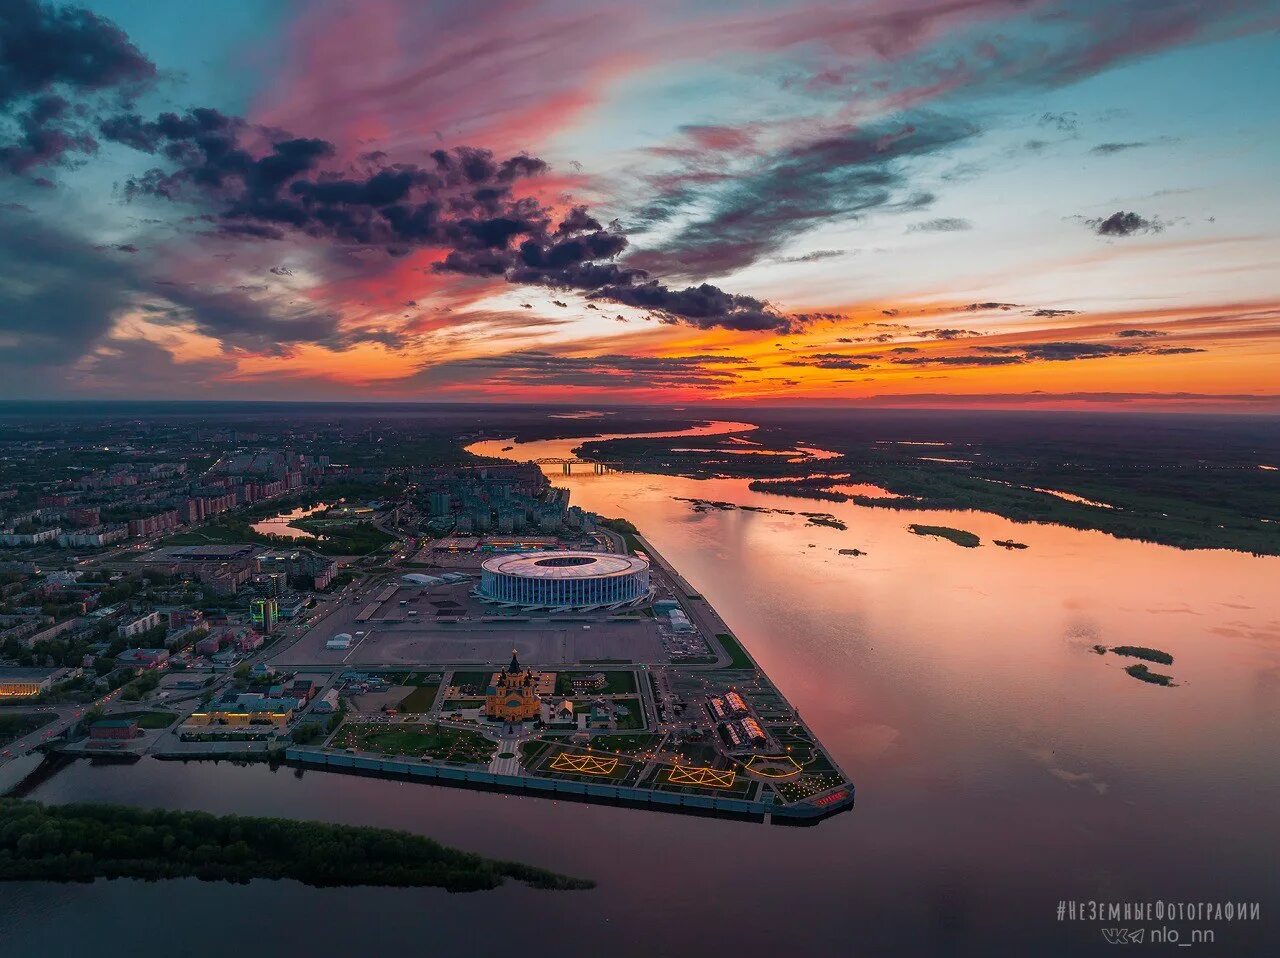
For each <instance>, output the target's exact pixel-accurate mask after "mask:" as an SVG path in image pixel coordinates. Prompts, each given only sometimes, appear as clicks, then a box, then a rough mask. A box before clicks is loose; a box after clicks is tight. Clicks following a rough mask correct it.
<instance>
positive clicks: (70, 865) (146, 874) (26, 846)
mask: <svg viewBox="0 0 1280 958" xmlns="http://www.w3.org/2000/svg"><path fill="white" fill-rule="evenodd" d="M186 877H195V878H200V879H202V880H204V881H226V882H246V881H251V880H253V879H257V878H269V879H282V878H290V879H293V880H295V881H299V882H302V883H303V884H305V885H313V886H316V887H334V886H351V885H392V886H402V887H432V888H444V889H446V890H448V891H451V892H463V891H484V890H488V889H493V888H497V887H498V886H499V885H501V884H502V883H503V882H504V881H505V880H507V879H514V880H516V881H521V882H524V883H526V884H528V885H531V886H533V887H535V888H544V889H557V890H578V889H587V888H592V887H594V884H595V883H594V882H591V881H588V880H585V879H580V878H570V877H568V876H565V875H558V874H556V873H555V872H552V871H548V870H546V869H542V868H535V867H533V866H530V865H524V864H521V863H519V862H507V861H498V860H493V859H487V858H483V857H481V856H479V855H472V854H469V853H467V852H460V851H457V850H456V849H452V848H448V847H446V846H444V845H441V844H439V843H438V842H435V841H433V840H431V839H429V838H423V837H422V836H419V835H413V834H410V833H408V832H395V831H390V830H387V829H381V828H368V827H362V826H346V825H327V824H322V823H320V822H304V821H294V820H292V819H287V818H256V817H248V816H243V815H210V814H207V813H205V812H183V811H170V810H167V809H140V808H130V807H126V806H122V805H98V804H71V805H52V806H47V805H42V804H40V803H39V802H29V801H19V800H16V799H0V881H55V882H56V881H65V882H84V881H92V880H93V879H95V878H142V879H146V880H148V881H154V880H156V879H162V878H164V879H169V878H186Z"/></svg>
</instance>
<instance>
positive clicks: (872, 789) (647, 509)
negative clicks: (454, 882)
mask: <svg viewBox="0 0 1280 958" xmlns="http://www.w3.org/2000/svg"><path fill="white" fill-rule="evenodd" d="M732 428H735V427H733V426H731V425H720V426H718V427H716V429H713V430H707V429H704V430H700V431H699V434H704V435H705V434H707V433H708V432H711V431H718V430H726V429H732ZM582 441H583V440H574V441H567V440H557V441H549V442H536V443H527V444H520V445H516V447H515V449H514V450H511V451H508V452H502V451H501V450H502V448H503V447H504V446H508V445H511V443H510V442H500V441H499V442H490V443H483V444H480V445H477V446H475V447H472V448H473V449H474V450H475V451H478V452H484V453H487V454H493V455H503V456H506V457H509V458H540V457H556V456H567V455H568V454H569V452H570V451H571V450H572V449H573V448H574V447H575V446H578V445H580V444H581V442H582ZM552 480H553V482H555V483H556V484H561V485H565V486H567V487H569V488H570V489H571V490H572V501H573V502H575V503H577V504H578V505H581V506H584V507H585V508H588V509H591V510H594V511H597V512H600V513H601V514H604V515H612V516H622V517H625V518H627V519H630V520H631V521H633V522H634V523H635V524H636V525H637V526H639V527H640V529H641V530H642V531H643V532H644V534H645V535H646V536H648V537H649V538H650V539H651V540H652V542H653V543H654V545H655V546H656V547H657V548H658V549H660V550H661V551H662V552H663V553H664V554H665V555H666V556H667V558H669V559H670V560H672V561H673V562H674V563H675V565H676V566H677V567H678V568H679V569H680V570H681V571H682V572H683V573H684V574H685V576H686V577H687V578H688V579H689V581H690V582H692V583H693V585H694V586H695V587H696V588H697V589H699V590H700V591H701V592H702V593H703V594H704V595H705V596H706V597H707V599H708V600H709V601H710V602H712V603H713V604H714V605H715V606H716V608H717V609H718V610H719V611H720V612H721V613H722V615H723V616H724V618H725V620H726V621H727V622H728V624H729V625H730V626H731V627H732V628H733V629H734V631H735V632H736V633H737V634H738V635H739V636H740V637H741V638H742V640H743V641H744V642H745V643H746V645H747V646H748V648H750V649H751V651H752V652H753V653H754V654H755V656H756V657H757V658H758V659H759V661H760V663H761V664H762V666H763V667H764V668H765V670H766V671H767V672H768V673H769V675H770V676H771V677H772V678H773V679H774V680H775V681H776V682H777V684H778V685H779V686H780V687H781V689H782V690H783V692H784V693H785V694H786V695H787V696H788V697H789V698H790V699H791V701H792V702H793V703H795V704H796V705H797V706H798V707H799V708H800V710H801V711H802V713H803V714H804V716H805V718H806V719H807V720H808V722H809V723H810V725H811V726H812V727H813V728H814V730H815V731H816V732H817V733H818V735H819V736H820V737H821V738H822V740H823V741H824V742H825V743H826V744H827V745H828V746H829V747H830V748H831V750H832V751H833V752H834V753H835V755H836V756H837V757H838V759H839V761H840V762H841V764H842V765H843V766H844V768H845V770H846V771H847V772H848V773H849V774H850V776H851V777H852V778H853V780H854V781H855V782H856V784H857V789H858V803H857V806H856V807H855V808H854V809H853V810H852V811H851V812H849V813H846V814H843V815H840V816H837V817H835V818H833V819H830V820H828V821H825V822H823V823H822V824H820V825H819V826H817V827H814V828H783V827H768V826H763V825H757V824H750V823H739V822H733V821H724V820H719V819H699V818H691V817H684V816H678V815H666V814H659V813H653V812H643V811H636V810H630V809H620V808H608V807H600V806H590V805H578V804H566V803H556V802H551V801H545V800H540V799H529V798H523V797H514V796H504V795H495V794H486V793H481V792H468V791H462V790H450V789H445V788H436V787H431V786H426V785H417V784H407V783H397V782H385V781H379V780H373V779H363V778H354V777H344V776H339V775H333V774H325V773H320V772H307V773H306V774H300V773H298V772H295V771H294V770H291V769H280V770H278V771H275V772H273V771H271V770H269V769H268V768H266V767H263V766H251V767H234V766H231V765H227V764H220V765H208V764H191V765H188V766H183V765H178V764H173V763H162V762H156V761H153V760H144V761H143V762H142V763H140V764H139V765H136V766H133V767H119V766H100V767H94V766H90V765H87V764H84V763H79V764H77V765H74V766H72V767H71V768H69V769H67V770H65V771H63V772H61V773H60V774H58V775H56V776H55V777H54V778H52V779H51V780H50V781H48V782H47V783H45V784H44V785H42V786H41V787H40V788H38V789H37V790H36V791H35V793H34V794H33V795H32V796H31V797H34V798H38V799H42V800H45V801H51V802H62V801H73V800H81V799H91V800H96V801H122V802H130V803H136V804H148V805H150V804H154V805H164V806H170V807H180V808H201V809H208V810H211V811H218V812H248V813H260V814H280V815H293V816H301V817H310V818H317V819H324V820H330V821H339V822H350V823H364V824H374V825H384V826H393V827H397V828H405V829H410V830H413V831H416V832H421V833H423V834H427V835H431V836H433V837H435V838H438V839H440V840H442V841H444V842H447V843H449V844H453V845H456V846H459V847H462V848H465V849H468V850H472V851H476V852H481V853H485V854H491V855H498V856H502V857H510V858H518V859H525V860H528V861H530V862H533V863H536V864H539V865H545V866H548V867H551V868H555V869H558V870H561V871H564V872H568V873H572V874H577V875H584V876H589V877H591V878H594V879H596V880H597V881H598V882H599V887H598V888H597V889H596V890H594V891H591V892H581V893H551V892H536V891H531V890H529V889H526V888H523V887H519V886H508V887H504V888H502V889H500V890H498V891H495V892H489V893H482V894H475V895H454V896H451V895H448V894H445V893H443V892H438V891H433V890H416V889H415V890H386V889H368V888H356V889H339V890H316V889H309V888H305V887H303V886H300V885H297V884H293V883H287V882H282V883H270V882H255V883H252V884H250V885H248V886H225V885H206V884H201V883H199V882H196V881H183V882H171V883H161V884H154V885H146V884H141V883H136V882H110V883H108V882H97V883H95V884H93V885H90V886H75V885H35V884H23V885H10V886H6V887H5V888H4V891H5V894H4V895H3V896H0V954H2V955H5V956H9V955H15V956H18V955H20V956H28V955H30V956H37V955H40V956H43V955H62V954H67V955H71V954H76V955H79V954H94V955H117V954H119V955H131V956H142V955H152V954H158V953H161V950H162V949H161V947H160V946H161V945H163V953H164V954H172V955H183V956H204V955H209V956H215V955H216V956H219V958H225V956H226V955H227V954H228V953H236V952H239V951H240V950H241V949H244V948H248V949H251V951H252V953H254V954H267V953H278V952H280V951H282V950H287V951H288V952H289V953H292V954H308V953H319V954H324V955H333V954H361V955H377V954H383V953H391V954H404V953H414V952H419V953H425V954H430V953H435V952H437V951H439V952H443V953H447V954H464V955H484V956H487V955H522V956H523V955H528V956H534V955H538V956H540V955H564V954H566V953H568V954H575V955H578V954H592V955H609V956H630V955H637V956H641V955H642V956H646V958H654V956H662V958H665V956H685V955H696V956H727V955H749V956H755V955H775V956H799V958H808V956H826V955H894V956H896V955H947V956H950V955H975V956H977V955H981V956H989V955H1016V956H1024V955H1025V956H1040V955H1076V954H1095V953H1096V954H1112V953H1114V952H1110V951H1108V950H1107V949H1108V948H1110V947H1111V946H1109V945H1107V944H1105V943H1104V941H1103V939H1102V937H1101V934H1100V928H1101V927H1113V926H1117V925H1119V926H1124V925H1126V924H1127V925H1129V926H1135V927H1136V926H1137V925H1139V924H1143V923H1135V922H1128V923H1126V922H1098V921H1093V922H1074V923H1072V922H1069V921H1059V920H1058V919H1057V914H1056V907H1057V904H1058V902H1059V901H1060V900H1063V899H1077V900H1080V899H1085V900H1088V899H1095V900H1106V901H1112V900H1116V901H1148V900H1160V901H1178V902H1182V901H1197V902H1200V901H1233V902H1237V901H1258V900H1261V902H1262V912H1263V917H1264V921H1263V922H1252V923H1241V922H1236V923H1232V924H1227V923H1225V922H1220V921H1219V922H1215V921H1202V922H1198V923H1197V922H1182V923H1180V924H1177V925H1176V927H1177V928H1179V929H1181V934H1182V936H1183V937H1182V940H1183V941H1187V940H1189V939H1188V938H1187V937H1186V935H1187V934H1188V933H1189V931H1190V929H1192V928H1196V927H1198V928H1202V929H1203V928H1208V929H1212V930H1214V931H1215V932H1216V936H1217V944H1216V946H1207V945H1206V946H1197V948H1199V947H1206V948H1213V949H1215V950H1216V953H1217V954H1223V955H1232V956H1236V955H1250V954H1275V953H1277V952H1276V951H1275V950H1274V946H1275V942H1276V936H1275V932H1276V924H1275V909H1276V906H1277V904H1280V902H1277V898H1276V895H1275V890H1276V889H1277V888H1278V887H1280V884H1278V883H1277V881H1276V879H1277V868H1276V858H1277V850H1278V849H1280V814H1277V810H1276V809H1277V806H1278V804H1280V772H1278V763H1277V753H1276V742H1277V741H1278V740H1280V734H1278V733H1280V721H1278V714H1280V708H1278V703H1280V696H1278V694H1277V693H1278V691H1280V588H1278V586H1280V559H1276V558H1255V557H1251V556H1247V555H1241V554H1238V553H1232V552H1226V551H1200V552H1188V551H1181V550H1178V549H1173V548H1168V547H1164V546H1157V545H1149V544H1145V543H1140V542H1132V541H1125V540H1120V539H1114V538H1111V537H1109V536H1107V535H1103V534H1101V533H1094V532H1081V531H1077V530H1072V529H1064V528H1059V527H1054V526H1044V525H1019V524H1015V523H1012V522H1009V521H1007V520H1004V519H1001V518H999V517H996V516H992V515H988V514H984V513H976V512H966V513H915V512H899V511H894V510H891V509H879V508H867V507H860V506H854V505H848V504H828V503H817V502H809V501H806V500H800V499H784V498H781V497H778V496H773V495H768V494H763V493H754V492H750V491H749V490H748V489H747V488H746V485H747V484H746V482H745V481H743V480H705V481H696V480H688V479H680V478H672V477H665V476H647V475H638V474H630V473H610V474H604V475H595V474H590V473H588V474H585V475H577V474H574V475H572V476H562V475H559V474H558V470H557V471H556V474H554V475H553V476H552ZM676 497H688V498H701V499H713V500H725V501H731V502H735V503H739V504H748V505H759V506H767V507H772V508H783V509H794V510H807V511H816V512H830V513H832V514H834V515H836V516H837V517H839V518H840V519H842V520H843V521H844V522H845V523H847V525H848V529H847V531H841V530H837V529H832V528H823V527H815V526H807V525H805V520H804V518H803V517H801V516H786V515H780V514H774V513H761V512H751V511H738V510H734V511H721V510H710V511H704V512H696V511H694V510H693V508H692V504H691V503H689V502H685V501H680V500H679V499H677V498H676ZM912 522H918V523H932V524H939V525H950V526H955V527H957V528H962V529H967V530H970V531H972V532H974V533H976V534H978V535H979V536H981V537H982V539H983V545H982V546H981V547H980V548H977V549H964V548H960V547H958V546H956V545H954V544H952V543H951V542H948V541H945V540H942V539H932V538H921V537H919V536H916V535H913V534H911V533H910V532H908V531H907V528H906V527H907V525H908V523H912ZM992 539H1014V540H1017V541H1019V542H1024V543H1026V544H1027V545H1028V546H1029V548H1027V549H1025V550H1016V551H1013V550H1005V549H1002V548H998V547H995V546H992V545H991V540H992ZM847 548H857V549H861V550H864V551H865V552H866V553H867V554H866V555H863V556H857V557H855V556H849V555H841V554H840V553H839V551H838V550H840V549H847ZM1095 644H1103V645H1109V646H1114V645H1123V644H1131V645H1146V646H1154V647H1156V648H1160V649H1164V650H1166V651H1168V652H1170V653H1172V654H1173V656H1174V658H1175V661H1174V664H1173V665H1172V666H1170V667H1167V668H1164V667H1160V666H1156V667H1154V668H1155V670H1156V671H1165V672H1170V673H1171V674H1172V675H1173V676H1174V678H1175V679H1176V681H1177V683H1178V684H1177V686H1176V687H1173V688H1161V687H1158V686H1154V685H1148V684H1144V683H1142V682H1140V681H1137V680H1136V679H1133V678H1131V677H1130V676H1128V675H1126V674H1125V672H1124V670H1123V669H1124V666H1125V665H1127V664H1130V663H1132V662H1134V661H1136V660H1133V659H1124V658H1120V657H1118V656H1115V655H1110V654H1109V655H1106V656H1099V655H1096V654H1095V653H1093V652H1092V651H1091V646H1093V645H1095ZM1145 924H1148V925H1159V924H1160V923H1159V922H1154V923H1145ZM1164 924H1169V923H1168V922H1165V923H1164ZM1130 950H1132V949H1130Z"/></svg>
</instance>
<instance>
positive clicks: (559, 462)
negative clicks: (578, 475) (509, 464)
mask: <svg viewBox="0 0 1280 958" xmlns="http://www.w3.org/2000/svg"><path fill="white" fill-rule="evenodd" d="M533 462H534V463H535V464H536V465H539V466H559V467H560V471H561V473H562V474H563V475H566V476H568V475H572V474H573V467H574V466H591V467H593V469H592V471H593V472H595V474H596V475H600V474H601V473H604V472H608V471H609V470H610V469H616V468H618V467H619V466H621V465H622V463H621V462H618V461H613V462H609V461H605V460H599V459H577V458H573V459H535V460H533Z"/></svg>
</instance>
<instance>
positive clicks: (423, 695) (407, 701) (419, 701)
mask: <svg viewBox="0 0 1280 958" xmlns="http://www.w3.org/2000/svg"><path fill="white" fill-rule="evenodd" d="M438 691H440V686H439V684H434V685H419V686H417V687H416V688H414V690H413V691H412V692H410V693H409V694H408V695H406V696H405V697H404V698H402V699H401V700H400V704H399V705H397V706H396V708H397V709H399V710H400V711H401V712H430V711H431V706H432V705H433V704H434V703H435V700H436V693H437V692H438Z"/></svg>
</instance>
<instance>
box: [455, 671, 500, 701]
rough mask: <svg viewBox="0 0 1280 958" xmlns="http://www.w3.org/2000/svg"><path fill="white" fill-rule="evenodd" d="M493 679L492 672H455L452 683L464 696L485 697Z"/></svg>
mask: <svg viewBox="0 0 1280 958" xmlns="http://www.w3.org/2000/svg"><path fill="white" fill-rule="evenodd" d="M491 678H493V673H492V672H454V673H453V680H452V681H453V684H454V685H455V686H457V687H458V690H459V691H460V692H462V694H463V695H484V690H485V689H486V688H487V687H488V685H489V680H490V679H491Z"/></svg>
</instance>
